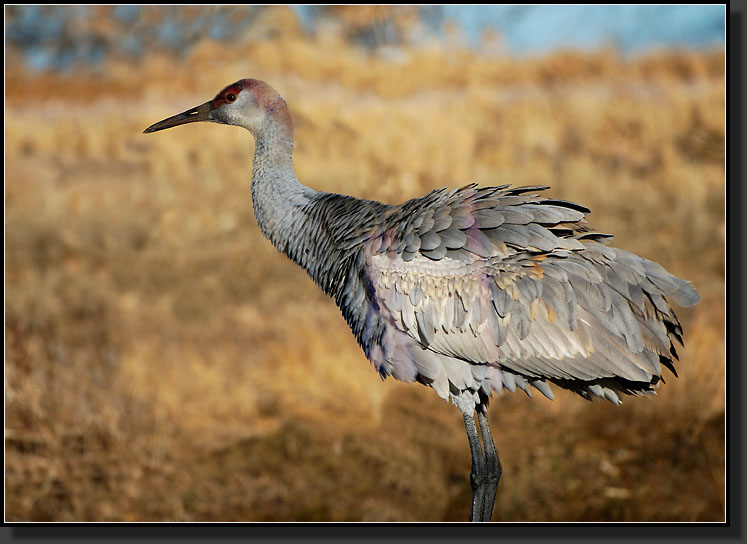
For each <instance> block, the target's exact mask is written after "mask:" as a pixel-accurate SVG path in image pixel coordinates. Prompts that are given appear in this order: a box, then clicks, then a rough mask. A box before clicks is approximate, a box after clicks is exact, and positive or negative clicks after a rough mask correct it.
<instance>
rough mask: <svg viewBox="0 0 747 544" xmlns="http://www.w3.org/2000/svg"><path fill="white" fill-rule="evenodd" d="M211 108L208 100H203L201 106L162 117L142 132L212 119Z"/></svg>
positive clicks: (146, 132)
mask: <svg viewBox="0 0 747 544" xmlns="http://www.w3.org/2000/svg"><path fill="white" fill-rule="evenodd" d="M211 110H212V107H211V106H210V102H205V103H204V104H202V105H201V106H197V107H196V108H192V109H191V110H187V111H185V112H182V113H180V114H178V115H174V116H173V117H169V118H168V119H164V120H163V121H159V122H158V123H155V124H153V125H151V126H149V127H148V128H146V129H145V130H144V131H143V134H148V133H150V132H156V131H158V130H163V129H165V128H171V127H176V126H179V125H184V124H186V123H196V122H197V121H212V120H213V119H212V117H211V116H210V112H211Z"/></svg>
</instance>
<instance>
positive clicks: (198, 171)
mask: <svg viewBox="0 0 747 544" xmlns="http://www.w3.org/2000/svg"><path fill="white" fill-rule="evenodd" d="M96 9H97V11H96V13H95V17H93V18H92V20H93V21H94V22H95V25H97V26H95V28H96V29H98V30H97V31H98V32H100V33H103V34H104V35H106V34H107V33H116V32H126V28H127V26H126V25H124V26H123V25H122V24H120V23H117V22H116V21H117V20H116V18H114V17H113V16H112V10H113V9H115V8H108V7H101V8H96ZM164 9H168V8H164ZM188 9H194V10H197V11H195V13H197V14H199V13H201V12H200V11H199V10H200V9H203V10H209V9H211V8H185V10H184V13H186V12H187V11H188ZM329 11H330V15H329V21H328V22H327V23H326V26H324V31H323V32H321V31H320V32H317V33H309V32H307V31H305V30H304V29H303V28H302V26H301V24H300V23H299V21H298V18H297V16H296V14H295V13H294V12H293V11H291V10H290V9H288V8H283V7H275V8H266V9H263V10H260V11H258V12H257V13H256V14H255V16H254V17H253V18H252V19H251V24H249V26H248V27H247V28H245V29H243V30H242V36H244V38H243V39H241V40H236V41H233V42H225V41H220V40H211V39H201V40H196V41H195V43H194V45H193V46H191V47H190V48H189V49H188V50H184V51H182V52H180V53H178V52H174V51H170V50H168V49H155V50H153V51H152V52H150V51H149V52H148V54H147V55H142V56H141V57H138V58H136V59H133V58H131V57H128V56H126V55H120V56H117V55H115V54H113V55H109V56H107V58H106V60H105V61H102V62H99V63H97V64H95V66H93V67H91V66H82V67H81V66H72V67H71V68H70V69H69V70H66V71H55V70H43V71H39V70H33V69H31V68H28V67H27V65H26V63H25V62H24V61H23V56H22V52H21V51H19V50H17V49H14V48H13V47H9V48H8V49H6V74H5V91H6V93H5V158H6V163H5V175H6V180H5V198H6V205H5V212H6V219H5V228H6V234H5V259H6V261H5V272H6V284H5V287H6V304H5V363H6V364H5V386H6V389H5V393H6V397H5V403H6V404H5V408H6V419H5V453H6V464H5V485H6V488H5V498H6V511H5V519H6V521H180V520H184V521H208V520H209V521H233V520H242V521H429V520H434V521H464V520H466V519H467V518H468V516H469V505H470V497H471V492H470V487H469V477H468V473H469V464H470V458H469V449H468V447H467V440H466V437H465V435H464V431H463V423H462V419H461V415H460V414H459V412H458V410H456V409H454V408H453V407H451V406H449V405H447V404H446V403H444V402H443V401H441V400H440V399H438V398H437V397H436V395H434V394H433V393H432V392H431V391H429V390H428V389H427V388H425V387H422V386H419V385H409V384H402V383H397V382H395V381H394V380H387V381H386V382H385V383H381V382H380V380H379V378H378V376H377V374H376V373H375V372H373V371H372V370H371V368H370V365H369V364H368V363H367V362H366V360H365V358H364V356H363V354H362V352H361V351H360V349H359V348H358V346H357V344H356V343H355V340H354V338H353V336H352V335H351V334H350V332H349V331H348V329H347V326H346V325H345V322H344V321H343V319H342V318H341V316H340V315H339V311H338V310H337V308H336V307H335V306H334V304H333V302H332V301H331V300H329V299H327V298H326V297H325V296H324V295H323V294H322V293H321V292H320V291H319V290H318V288H317V287H316V286H314V285H313V284H312V282H311V281H309V279H308V278H307V277H306V276H305V274H304V273H303V272H302V271H301V270H300V269H298V268H297V267H295V266H294V265H293V264H292V263H291V262H290V261H288V260H287V259H286V258H285V257H283V256H282V255H280V254H279V253H277V252H276V250H275V249H274V248H273V247H272V246H271V245H270V243H269V242H267V241H266V240H264V239H263V238H262V236H261V233H260V232H259V230H258V228H257V225H256V222H255V220H254V217H253V214H252V209H251V200H250V194H249V182H250V173H251V158H252V146H253V142H252V138H251V135H250V134H249V133H247V132H245V131H241V130H239V129H234V128H226V127H223V128H220V127H216V126H215V125H209V124H205V125H190V126H189V127H183V128H178V129H174V130H173V131H168V132H165V133H159V134H155V135H151V136H144V135H142V134H141V132H142V130H143V129H144V128H145V127H146V126H148V125H149V124H151V123H153V122H155V121H158V120H160V119H162V118H164V117H167V116H170V115H172V114H174V113H178V112H180V111H183V110H185V109H187V108H189V107H192V106H194V105H197V104H200V103H202V102H204V101H205V100H208V99H210V98H212V97H213V96H214V95H215V93H216V92H217V91H219V90H220V89H221V88H222V87H223V86H224V85H226V84H228V83H231V82H233V81H235V80H237V79H240V78H243V77H254V78H258V79H263V80H265V81H267V82H268V83H270V84H271V85H272V86H273V87H275V88H276V89H277V90H278V91H279V92H280V93H281V94H282V95H283V96H284V97H285V98H286V100H287V102H288V104H289V106H290V109H291V112H292V115H293V119H294V122H295V125H296V148H295V149H296V151H295V161H294V162H295V169H296V173H297V174H298V176H299V178H300V179H301V180H302V181H303V182H304V183H306V184H307V185H310V186H312V187H314V188H316V189H320V190H326V191H332V192H341V193H346V194H352V195H355V196H357V197H362V198H368V199H376V200H380V201H383V202H389V203H399V202H402V201H404V200H406V199H409V198H412V197H416V196H419V195H421V194H423V193H425V192H427V191H429V190H431V189H434V188H437V187H443V186H448V187H457V186H461V185H464V184H466V183H470V182H478V183H480V184H481V185H498V184H503V183H511V184H514V185H527V184H532V185H534V184H539V185H544V184H547V185H551V186H552V189H551V191H550V192H549V194H551V195H552V196H554V197H557V198H564V199H569V200H573V201H577V202H580V203H583V204H584V205H587V206H589V207H590V208H591V209H592V211H593V213H592V215H591V216H590V217H589V220H590V223H591V224H592V225H594V226H595V227H596V228H597V229H599V230H601V231H603V232H610V233H614V234H615V240H614V243H615V245H617V246H619V247H622V248H625V249H627V250H630V251H633V252H636V253H638V254H640V255H642V256H645V257H647V258H651V259H654V260H656V261H658V262H659V263H661V264H662V265H664V266H665V267H666V268H667V269H668V270H670V271H671V272H672V273H674V274H676V275H678V276H680V277H683V278H686V279H688V280H691V281H692V282H693V283H694V285H695V286H696V288H697V289H698V290H699V292H700V294H701V295H702V297H703V300H702V302H701V303H700V304H699V305H698V306H696V307H695V308H689V309H682V310H679V311H678V315H679V316H680V318H681V320H682V322H683V326H684V328H685V340H686V346H687V347H686V349H684V350H681V361H680V364H679V365H678V372H679V375H680V377H679V378H674V377H673V376H671V375H667V376H666V381H667V383H666V385H664V386H662V387H661V388H660V389H659V394H658V395H657V396H656V397H653V398H650V399H648V398H647V399H634V398H627V399H624V404H623V405H622V406H620V407H615V406H613V405H611V404H608V403H593V404H592V403H589V402H587V401H585V400H583V399H581V398H578V397H575V396H573V395H572V394H571V393H568V392H564V391H560V390H557V389H556V390H555V395H556V400H555V401H553V402H550V401H547V400H546V399H544V398H542V397H541V396H540V395H536V396H535V397H537V398H535V399H533V400H530V399H527V398H526V397H525V396H524V395H523V394H521V393H517V394H510V393H508V394H504V395H502V396H501V397H499V398H495V399H494V400H493V403H492V405H491V408H490V416H491V421H492V423H493V431H494V436H495V438H496V443H497V445H498V448H499V451H500V455H501V460H502V463H503V467H504V476H503V480H502V482H501V488H500V489H499V493H498V498H497V503H496V508H495V512H494V516H493V519H494V520H496V521H721V520H723V519H724V511H725V510H724V492H725V488H724V485H725V480H724V441H725V436H724V421H725V420H724V418H725V415H724V394H725V392H724V358H725V350H724V237H725V223H724V131H725V118H724V97H725V96H724V93H725V91H724V51H723V49H718V48H716V49H713V50H661V51H652V52H649V53H646V54H642V55H637V56H635V57H621V56H620V55H619V54H617V53H616V52H615V51H614V50H613V49H611V48H601V49H597V50H593V51H585V52H578V51H576V52H574V51H556V52H553V53H549V54H546V55H543V56H535V57H528V58H521V59H519V58H515V57H513V56H511V55H508V54H504V53H501V52H500V48H498V49H499V50H498V52H494V53H493V54H490V55H487V54H481V53H479V52H476V51H475V50H474V49H472V48H469V47H467V46H465V45H463V43H462V42H461V41H460V40H459V39H458V37H457V36H456V35H455V34H453V35H451V37H449V35H447V37H446V38H445V40H443V41H441V42H438V41H434V42H428V43H426V44H420V45H418V46H417V47H416V46H413V45H409V44H407V43H402V44H397V47H396V49H391V48H376V47H374V48H368V49H367V48H362V47H361V46H360V44H356V43H355V40H352V39H351V36H352V35H354V34H355V32H358V33H360V32H361V31H360V29H361V28H363V29H366V28H371V29H373V30H371V32H373V33H374V35H375V32H376V29H377V28H378V29H380V28H382V26H381V25H382V21H386V24H387V25H390V26H392V27H393V28H404V29H406V28H410V27H411V26H412V25H413V24H415V22H417V16H416V15H417V14H416V13H415V14H413V12H411V11H407V10H400V11H388V10H387V9H386V8H330V9H329ZM180 13H181V12H180ZM6 15H7V13H6ZM157 16H158V12H157V9H156V8H151V9H150V10H146V11H145V12H144V14H142V15H141V18H142V19H143V20H144V21H145V22H143V20H139V21H140V24H142V25H146V24H150V19H148V17H153V18H157ZM184 17H188V16H187V15H184ZM118 25H119V26H118ZM356 25H357V26H356ZM387 28H389V27H387ZM123 29H124V30H123ZM356 29H357V30H356ZM354 31H355V32H354ZM356 35H357V34H356ZM484 41H485V42H486V43H487V47H488V48H490V44H491V43H499V41H500V37H499V36H489V35H488V36H486V37H485V40H484Z"/></svg>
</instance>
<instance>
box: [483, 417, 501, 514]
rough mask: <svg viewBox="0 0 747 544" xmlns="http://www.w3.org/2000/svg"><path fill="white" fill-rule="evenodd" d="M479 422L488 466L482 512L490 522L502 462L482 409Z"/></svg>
mask: <svg viewBox="0 0 747 544" xmlns="http://www.w3.org/2000/svg"><path fill="white" fill-rule="evenodd" d="M477 420H478V421H479V422H480V432H481V433H482V441H483V444H484V445H485V465H486V470H487V472H486V482H485V499H484V504H483V510H482V518H483V521H490V518H491V516H492V515H493V504H494V503H495V495H496V493H497V492H498V482H500V480H501V473H502V472H503V467H501V460H500V459H499V458H498V451H497V450H496V449H495V442H493V435H492V434H491V433H490V422H489V421H488V413H487V410H486V411H482V410H480V409H478V410H477Z"/></svg>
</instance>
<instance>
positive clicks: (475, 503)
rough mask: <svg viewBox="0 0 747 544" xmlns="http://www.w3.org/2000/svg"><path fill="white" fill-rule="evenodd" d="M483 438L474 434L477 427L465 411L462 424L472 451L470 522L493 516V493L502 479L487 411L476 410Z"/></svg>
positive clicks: (472, 417) (472, 418) (486, 519)
mask: <svg viewBox="0 0 747 544" xmlns="http://www.w3.org/2000/svg"><path fill="white" fill-rule="evenodd" d="M477 418H478V420H479V422H480V431H481V432H482V441H483V443H484V447H483V444H481V443H480V438H479V437H478V435H477V426H476V425H475V418H474V416H473V415H472V414H467V413H464V426H465V428H466V429H467V438H468V439H469V447H470V452H471V453H472V472H471V473H470V484H471V486H472V514H471V515H470V521H490V518H491V516H492V515H493V505H494V503H495V495H496V492H497V491H498V482H499V481H500V478H501V462H500V460H499V459H498V452H497V451H496V449H495V443H494V442H493V437H492V435H491V433H490V425H489V423H488V416H487V414H485V413H483V412H480V411H478V413H477Z"/></svg>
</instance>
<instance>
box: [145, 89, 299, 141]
mask: <svg viewBox="0 0 747 544" xmlns="http://www.w3.org/2000/svg"><path fill="white" fill-rule="evenodd" d="M197 121H210V122H212V123H222V124H224V125H236V126H240V127H244V128H245V129H247V130H249V131H250V132H251V133H252V134H254V136H255V137H256V136H257V135H258V134H260V133H261V132H262V131H263V130H268V129H275V130H277V129H280V130H285V131H290V134H292V132H293V126H292V124H291V118H290V113H289V112H288V106H287V105H286V104H285V100H283V98H282V97H281V96H280V95H279V94H278V93H277V91H275V89H273V88H272V87H270V86H269V85H268V84H267V83H265V82H264V81H260V80H258V79H241V80H239V81H237V82H236V83H233V84H231V85H229V86H228V87H226V88H225V89H223V90H222V91H221V92H219V93H218V94H217V95H216V97H215V98H213V99H212V100H210V101H209V102H205V103H204V104H202V105H201V106H197V107H196V108H192V109H191V110H187V111H185V112H182V113H180V114H178V115H174V116H173V117H169V118H167V119H164V120H163V121H159V122H158V123H155V124H153V125H151V126H149V127H148V128H146V129H145V130H144V131H143V132H144V133H145V134H147V133H149V132H156V131H158V130H163V129H166V128H171V127H175V126H178V125H184V124H185V123H195V122H197Z"/></svg>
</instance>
